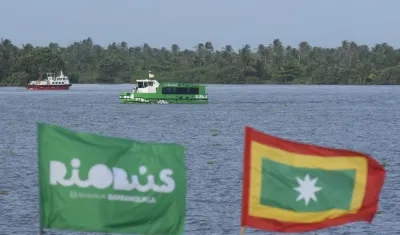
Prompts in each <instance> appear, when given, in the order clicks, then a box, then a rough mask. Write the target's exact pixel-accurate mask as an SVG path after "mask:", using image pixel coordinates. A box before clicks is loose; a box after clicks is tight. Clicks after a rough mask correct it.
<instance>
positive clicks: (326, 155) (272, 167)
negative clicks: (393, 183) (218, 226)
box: [241, 127, 385, 232]
mask: <svg viewBox="0 0 400 235" xmlns="http://www.w3.org/2000/svg"><path fill="white" fill-rule="evenodd" d="M384 179H385V169H384V168H383V167H382V166H381V165H380V164H379V163H378V162H377V161H376V160H375V159H373V158H371V157H370V156H368V155H367V154H364V153H359V152H356V151H351V150H342V149H333V148H326V147H321V146H316V145H311V144H305V143H299V142H295V141H289V140H285V139H281V138H278V137H274V136H271V135H268V134H264V133H262V132H260V131H257V130H255V129H253V128H251V127H246V128H245V149H244V165H243V192H242V194H243V195H242V218H241V226H242V227H253V228H257V229H262V230H268V231H274V232H305V231H312V230H318V229H323V228H328V227H332V226H339V225H342V224H345V223H350V222H355V221H367V222H369V223H371V222H372V219H373V217H374V215H375V214H376V211H377V207H378V201H379V195H380V192H381V189H382V186H383V183H384Z"/></svg>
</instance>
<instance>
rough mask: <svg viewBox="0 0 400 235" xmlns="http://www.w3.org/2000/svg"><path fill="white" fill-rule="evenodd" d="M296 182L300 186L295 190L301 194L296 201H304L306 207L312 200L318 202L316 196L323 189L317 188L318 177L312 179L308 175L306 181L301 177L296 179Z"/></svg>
mask: <svg viewBox="0 0 400 235" xmlns="http://www.w3.org/2000/svg"><path fill="white" fill-rule="evenodd" d="M296 180H297V183H298V184H299V186H298V187H295V188H293V189H294V190H296V191H297V192H299V193H300V194H299V196H298V197H297V199H296V201H300V200H302V199H303V200H304V202H305V205H306V206H307V205H308V204H309V203H310V199H312V200H313V201H315V202H316V201H317V197H316V196H315V193H316V192H318V191H320V190H321V189H322V188H320V187H316V186H315V184H316V183H317V180H318V177H315V178H314V179H310V176H309V175H308V174H307V175H306V176H305V177H304V180H302V179H300V178H299V177H296Z"/></svg>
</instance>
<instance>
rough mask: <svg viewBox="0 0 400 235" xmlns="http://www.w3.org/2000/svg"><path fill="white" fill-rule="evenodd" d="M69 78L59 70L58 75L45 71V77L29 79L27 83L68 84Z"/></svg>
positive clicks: (41, 84)
mask: <svg viewBox="0 0 400 235" xmlns="http://www.w3.org/2000/svg"><path fill="white" fill-rule="evenodd" d="M68 84H69V79H68V77H67V76H65V75H64V74H63V72H62V71H60V76H56V74H55V73H46V79H42V78H40V79H39V80H36V81H31V82H30V83H29V85H40V86H43V85H68Z"/></svg>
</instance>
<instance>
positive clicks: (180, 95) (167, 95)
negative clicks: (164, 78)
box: [119, 72, 208, 104]
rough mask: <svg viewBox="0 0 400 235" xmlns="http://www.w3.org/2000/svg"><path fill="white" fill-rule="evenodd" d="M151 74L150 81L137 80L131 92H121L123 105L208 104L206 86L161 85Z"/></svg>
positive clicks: (184, 84) (120, 96)
mask: <svg viewBox="0 0 400 235" xmlns="http://www.w3.org/2000/svg"><path fill="white" fill-rule="evenodd" d="M152 78H154V75H153V74H151V72H149V78H148V79H141V80H136V82H137V86H135V87H134V88H133V89H132V91H131V92H127V91H124V92H121V93H120V95H119V100H120V102H121V104H136V103H141V104H208V95H207V93H206V87H205V85H199V84H190V83H182V82H165V83H159V82H158V81H157V80H155V79H152Z"/></svg>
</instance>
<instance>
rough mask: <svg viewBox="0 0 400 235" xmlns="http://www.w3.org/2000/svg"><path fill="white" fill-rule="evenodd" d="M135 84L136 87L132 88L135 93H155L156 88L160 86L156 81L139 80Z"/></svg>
mask: <svg viewBox="0 0 400 235" xmlns="http://www.w3.org/2000/svg"><path fill="white" fill-rule="evenodd" d="M136 82H137V87H135V88H133V91H134V92H137V93H156V90H157V87H159V86H160V83H158V81H157V80H152V79H141V80H136Z"/></svg>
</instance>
